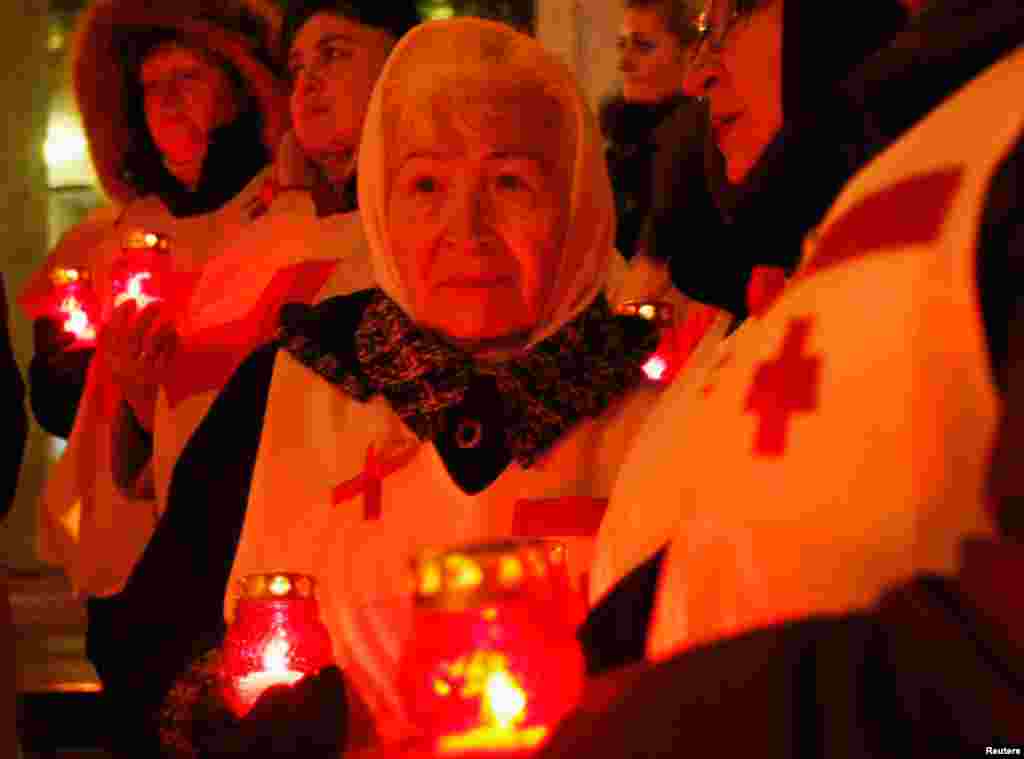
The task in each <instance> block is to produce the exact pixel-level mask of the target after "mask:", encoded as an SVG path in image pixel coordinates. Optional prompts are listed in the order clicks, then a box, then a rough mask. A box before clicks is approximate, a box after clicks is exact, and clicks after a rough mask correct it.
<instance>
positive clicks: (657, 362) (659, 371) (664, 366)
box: [643, 353, 668, 382]
mask: <svg viewBox="0 0 1024 759" xmlns="http://www.w3.org/2000/svg"><path fill="white" fill-rule="evenodd" d="M643 370H644V374H646V375H647V379H649V380H653V381H654V382H660V381H661V379H662V378H663V377H664V376H665V372H667V371H668V362H667V361H666V360H665V359H664V358H662V357H661V356H659V355H658V354H657V353H655V354H654V355H653V356H651V357H650V358H649V359H647V362H646V363H645V364H644V366H643Z"/></svg>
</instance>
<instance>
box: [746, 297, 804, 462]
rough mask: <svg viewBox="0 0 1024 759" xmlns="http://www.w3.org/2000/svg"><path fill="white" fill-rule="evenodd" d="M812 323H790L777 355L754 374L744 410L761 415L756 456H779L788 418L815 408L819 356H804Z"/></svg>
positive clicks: (782, 447) (795, 320)
mask: <svg viewBox="0 0 1024 759" xmlns="http://www.w3.org/2000/svg"><path fill="white" fill-rule="evenodd" d="M811 324H812V320H811V317H803V318H801V319H794V320H792V321H790V323H789V326H788V327H787V328H786V336H785V337H784V338H783V341H782V351H781V353H780V354H779V356H778V357H777V358H774V359H772V360H770V361H763V362H761V364H760V366H758V368H757V371H756V372H755V374H754V383H753V384H752V385H751V386H750V391H749V392H748V393H747V400H746V403H745V405H744V407H743V410H744V411H747V412H751V411H752V412H754V413H756V414H758V415H759V416H760V419H759V420H758V425H757V433H756V435H755V438H754V453H755V454H756V455H758V456H781V455H782V454H783V453H784V452H785V450H786V431H787V427H788V425H789V419H790V417H791V416H792V415H793V414H795V413H797V412H798V411H803V412H805V413H806V412H808V411H813V410H814V409H815V408H817V406H818V384H819V381H820V379H821V357H820V356H808V355H806V354H805V353H804V349H805V348H806V344H807V338H808V336H809V335H810V332H811Z"/></svg>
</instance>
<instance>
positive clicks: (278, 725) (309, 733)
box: [161, 652, 348, 759]
mask: <svg viewBox="0 0 1024 759" xmlns="http://www.w3.org/2000/svg"><path fill="white" fill-rule="evenodd" d="M220 688H221V680H220V657H219V655H218V654H217V653H216V652H212V653H211V654H209V655H207V656H206V657H205V658H204V659H203V660H202V661H201V662H199V663H197V664H196V665H194V666H193V667H192V668H191V669H190V670H189V672H188V673H187V674H186V675H184V676H183V677H182V678H181V679H180V680H179V681H178V683H176V684H175V687H174V688H173V689H172V691H171V693H170V694H169V696H168V699H167V705H166V706H165V708H164V710H163V715H162V729H161V738H162V740H163V743H164V749H165V752H166V753H167V754H168V755H169V756H180V757H186V756H188V757H196V759H232V758H237V757H245V758H246V759H262V758H263V757H275V756H295V757H303V759H320V758H321V757H322V758H323V759H336V757H337V756H339V755H340V753H341V750H342V748H344V746H345V743H346V738H347V725H348V701H347V698H346V695H345V680H344V677H343V675H342V673H341V670H339V669H338V668H337V667H334V666H331V667H325V668H324V669H323V670H321V671H320V672H319V673H318V674H316V675H310V676H307V677H305V678H303V679H302V680H300V681H299V682H298V683H296V684H295V685H293V686H287V685H278V686H274V687H272V688H268V689H267V690H266V691H265V692H264V693H263V695H261V696H260V699H259V700H258V701H257V702H256V704H255V705H254V706H253V707H252V709H251V710H250V711H249V712H248V713H247V714H246V715H245V716H244V717H243V718H241V719H239V718H238V717H236V716H235V714H234V713H233V712H232V711H231V710H230V709H229V708H228V706H227V704H226V703H225V702H224V699H223V697H222V696H221V693H220Z"/></svg>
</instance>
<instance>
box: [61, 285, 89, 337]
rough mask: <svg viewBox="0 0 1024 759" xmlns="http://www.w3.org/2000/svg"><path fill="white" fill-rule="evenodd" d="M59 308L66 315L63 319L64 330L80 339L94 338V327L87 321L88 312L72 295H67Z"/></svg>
mask: <svg viewBox="0 0 1024 759" xmlns="http://www.w3.org/2000/svg"><path fill="white" fill-rule="evenodd" d="M59 310H60V312H61V313H62V314H66V315H67V317H68V318H67V319H66V320H65V321H64V331H65V332H70V333H71V334H73V335H75V336H76V337H78V338H79V339H80V340H94V339H95V338H96V329H95V328H94V327H93V326H92V324H91V323H90V322H89V314H87V313H86V311H85V309H84V308H82V302H81V301H80V300H78V298H76V297H75V296H74V295H69V296H68V297H66V298H65V299H64V300H62V301H61V302H60V306H59Z"/></svg>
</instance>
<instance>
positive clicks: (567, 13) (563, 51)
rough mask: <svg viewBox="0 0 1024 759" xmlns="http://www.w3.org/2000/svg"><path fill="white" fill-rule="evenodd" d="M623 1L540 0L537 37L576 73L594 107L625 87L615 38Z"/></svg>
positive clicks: (538, 4) (538, 3)
mask: <svg viewBox="0 0 1024 759" xmlns="http://www.w3.org/2000/svg"><path fill="white" fill-rule="evenodd" d="M621 21H622V0H537V38H538V39H539V40H540V41H541V42H542V43H543V44H544V46H545V47H547V48H548V49H549V50H552V51H554V52H556V53H558V54H559V55H561V56H562V57H563V58H564V59H565V60H566V61H567V62H568V63H569V64H570V65H571V66H572V67H573V70H574V71H575V72H576V75H577V76H578V77H579V80H580V84H581V85H582V87H583V90H584V92H586V94H587V99H588V100H589V102H590V105H591V107H594V108H596V106H597V104H598V102H599V101H600V99H601V98H603V97H604V96H605V95H607V94H609V93H610V92H612V91H613V90H614V89H616V88H618V87H620V86H621V84H620V80H619V76H618V56H617V54H616V52H615V39H616V37H617V35H618V31H619V24H620V23H621Z"/></svg>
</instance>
